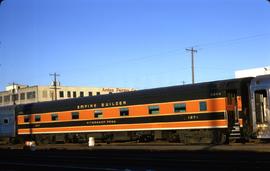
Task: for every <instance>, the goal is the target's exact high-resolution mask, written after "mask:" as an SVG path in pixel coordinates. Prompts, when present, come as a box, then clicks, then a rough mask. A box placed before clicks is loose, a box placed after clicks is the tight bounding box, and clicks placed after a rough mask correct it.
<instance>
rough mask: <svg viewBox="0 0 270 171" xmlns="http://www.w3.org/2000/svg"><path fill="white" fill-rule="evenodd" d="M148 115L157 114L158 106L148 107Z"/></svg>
mask: <svg viewBox="0 0 270 171" xmlns="http://www.w3.org/2000/svg"><path fill="white" fill-rule="evenodd" d="M148 113H149V114H159V106H158V105H154V106H148Z"/></svg>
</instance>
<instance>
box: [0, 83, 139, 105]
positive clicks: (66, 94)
mask: <svg viewBox="0 0 270 171" xmlns="http://www.w3.org/2000/svg"><path fill="white" fill-rule="evenodd" d="M134 90H135V89H133V88H98V87H72V86H57V91H56V92H55V89H54V87H53V86H27V85H19V84H14V85H9V86H7V87H6V91H2V92H0V106H8V105H12V104H26V103H35V102H43V101H52V100H55V97H57V100H62V99H68V98H76V97H85V96H96V95H101V94H110V93H119V92H126V91H134Z"/></svg>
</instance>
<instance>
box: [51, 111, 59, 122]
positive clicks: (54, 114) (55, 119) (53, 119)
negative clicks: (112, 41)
mask: <svg viewBox="0 0 270 171" xmlns="http://www.w3.org/2000/svg"><path fill="white" fill-rule="evenodd" d="M51 116H52V121H58V114H56V113H53V114H52V115H51Z"/></svg>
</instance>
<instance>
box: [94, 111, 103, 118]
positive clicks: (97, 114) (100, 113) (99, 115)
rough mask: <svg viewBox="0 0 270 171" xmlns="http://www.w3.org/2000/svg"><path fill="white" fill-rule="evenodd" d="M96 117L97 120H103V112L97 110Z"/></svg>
mask: <svg viewBox="0 0 270 171" xmlns="http://www.w3.org/2000/svg"><path fill="white" fill-rule="evenodd" d="M94 117H95V118H103V114H102V111H101V110H95V112H94Z"/></svg>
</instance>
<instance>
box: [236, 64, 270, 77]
mask: <svg viewBox="0 0 270 171" xmlns="http://www.w3.org/2000/svg"><path fill="white" fill-rule="evenodd" d="M267 74H270V66H266V67H262V68H252V69H246V70H239V71H235V78H243V77H256V76H259V75H267Z"/></svg>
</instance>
